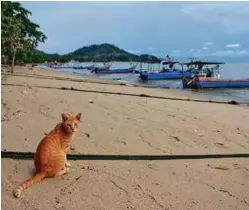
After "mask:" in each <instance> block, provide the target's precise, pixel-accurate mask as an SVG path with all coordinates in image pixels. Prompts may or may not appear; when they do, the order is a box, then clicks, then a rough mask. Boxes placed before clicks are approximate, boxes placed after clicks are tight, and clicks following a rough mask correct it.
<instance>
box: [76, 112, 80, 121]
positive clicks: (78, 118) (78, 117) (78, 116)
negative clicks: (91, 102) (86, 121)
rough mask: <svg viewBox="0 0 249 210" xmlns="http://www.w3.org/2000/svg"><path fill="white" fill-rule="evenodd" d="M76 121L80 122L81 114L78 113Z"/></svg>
mask: <svg viewBox="0 0 249 210" xmlns="http://www.w3.org/2000/svg"><path fill="white" fill-rule="evenodd" d="M75 117H76V119H77V120H79V121H80V118H81V113H78V114H77V115H76V116H75Z"/></svg>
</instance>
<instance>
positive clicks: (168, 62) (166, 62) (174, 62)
mask: <svg viewBox="0 0 249 210" xmlns="http://www.w3.org/2000/svg"><path fill="white" fill-rule="evenodd" d="M176 63H179V62H178V61H164V62H163V65H169V64H176Z"/></svg>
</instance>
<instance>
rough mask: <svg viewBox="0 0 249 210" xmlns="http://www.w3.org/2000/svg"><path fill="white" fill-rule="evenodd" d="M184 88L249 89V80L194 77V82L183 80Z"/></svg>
mask: <svg viewBox="0 0 249 210" xmlns="http://www.w3.org/2000/svg"><path fill="white" fill-rule="evenodd" d="M183 87H184V88H192V89H201V88H249V78H245V79H218V78H211V77H194V78H193V79H192V80H190V81H187V80H183Z"/></svg>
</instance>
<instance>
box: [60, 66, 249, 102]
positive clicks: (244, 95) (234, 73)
mask: <svg viewBox="0 0 249 210" xmlns="http://www.w3.org/2000/svg"><path fill="white" fill-rule="evenodd" d="M91 64H92V63H85V64H84V65H91ZM129 67H130V63H128V62H113V63H112V69H117V68H129ZM144 67H145V66H143V68H144ZM160 68H161V67H160V66H159V65H158V64H155V65H151V69H152V70H153V71H154V72H156V71H158V70H159V69H160ZM139 69H140V65H138V66H137V68H136V70H139ZM55 71H65V72H73V73H74V74H77V75H79V76H80V75H81V76H86V75H88V76H91V77H100V78H103V79H108V80H122V81H124V82H127V83H130V84H143V85H147V86H151V87H161V88H164V87H165V88H174V89H175V88H176V89H181V88H182V82H181V80H149V81H141V80H139V79H138V74H111V75H94V74H92V73H91V72H90V71H88V70H75V69H57V70H55ZM220 73H221V78H236V79H240V78H249V63H227V64H225V65H221V66H220ZM185 91H192V92H197V93H198V94H203V95H206V96H211V97H212V98H219V99H224V100H236V101H240V102H249V88H248V89H230V88H227V89H224V88H222V89H202V90H185Z"/></svg>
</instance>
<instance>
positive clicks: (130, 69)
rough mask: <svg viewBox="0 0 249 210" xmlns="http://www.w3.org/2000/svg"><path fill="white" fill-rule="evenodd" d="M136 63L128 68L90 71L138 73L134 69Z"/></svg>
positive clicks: (93, 71)
mask: <svg viewBox="0 0 249 210" xmlns="http://www.w3.org/2000/svg"><path fill="white" fill-rule="evenodd" d="M136 67H137V65H134V66H132V67H130V68H126V69H110V70H102V69H101V70H100V69H94V70H92V71H91V72H92V73H95V74H128V73H138V72H139V71H135V69H136Z"/></svg>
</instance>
